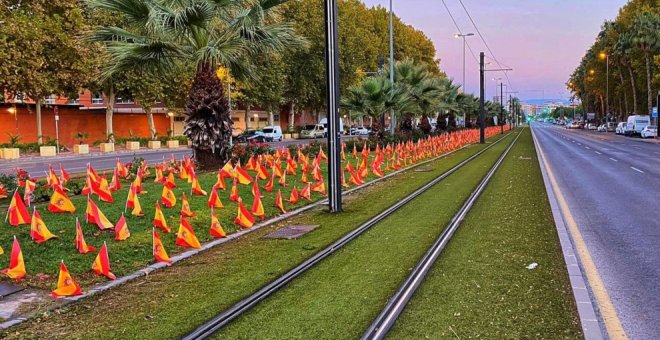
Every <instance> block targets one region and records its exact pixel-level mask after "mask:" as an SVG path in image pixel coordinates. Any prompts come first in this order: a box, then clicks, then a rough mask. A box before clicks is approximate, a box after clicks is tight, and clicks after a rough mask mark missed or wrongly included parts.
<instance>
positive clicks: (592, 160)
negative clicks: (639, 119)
mask: <svg viewBox="0 0 660 340" xmlns="http://www.w3.org/2000/svg"><path fill="white" fill-rule="evenodd" d="M532 127H533V128H534V131H535V132H536V136H537V138H538V141H539V143H540V144H541V146H542V147H543V149H544V151H545V153H546V157H547V158H548V162H549V163H550V165H551V167H552V170H553V171H554V172H555V175H556V177H557V180H558V184H559V186H560V188H561V191H562V192H563V194H564V196H565V197H566V199H567V201H568V204H569V206H570V210H571V213H572V214H573V216H574V218H575V220H576V222H577V224H578V226H579V229H580V232H581V234H582V236H583V237H584V240H585V243H586V245H587V247H588V249H589V252H590V253H591V255H592V257H593V260H594V262H595V264H596V267H597V268H598V272H599V273H600V275H601V277H602V278H603V281H604V283H605V287H606V288H607V291H608V293H609V296H610V298H611V300H612V302H613V304H614V306H615V308H616V311H617V313H618V316H619V318H620V319H621V322H622V324H623V327H624V329H625V331H626V334H627V335H628V337H629V338H630V339H657V338H659V337H660V210H659V209H658V206H659V205H660V145H657V144H651V143H644V142H641V141H639V139H637V140H635V139H632V138H628V137H623V136H617V135H615V134H614V133H596V132H591V131H584V130H566V129H564V128H561V127H558V126H553V125H548V124H541V123H534V124H533V125H532Z"/></svg>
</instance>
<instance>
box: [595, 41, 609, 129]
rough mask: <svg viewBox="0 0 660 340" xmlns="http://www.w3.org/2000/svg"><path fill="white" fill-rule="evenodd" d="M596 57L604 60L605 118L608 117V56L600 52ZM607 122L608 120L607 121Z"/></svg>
mask: <svg viewBox="0 0 660 340" xmlns="http://www.w3.org/2000/svg"><path fill="white" fill-rule="evenodd" d="M598 57H599V58H600V59H601V60H603V59H604V60H605V116H607V117H609V115H610V55H609V53H605V52H601V53H600V54H599V55H598ZM608 120H609V119H608Z"/></svg>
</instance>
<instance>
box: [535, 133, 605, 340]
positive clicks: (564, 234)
mask: <svg viewBox="0 0 660 340" xmlns="http://www.w3.org/2000/svg"><path fill="white" fill-rule="evenodd" d="M530 129H531V130H532V137H533V139H534V146H535V148H536V150H540V145H539V144H538V141H537V139H536V134H535V133H534V129H533V128H531V127H530ZM536 157H537V158H538V161H539V165H540V168H541V173H542V174H543V184H544V185H545V191H546V192H547V194H548V200H549V201H550V208H551V210H552V217H553V218H554V221H555V227H556V228H557V234H558V236H559V243H560V244H561V251H562V253H563V255H564V262H565V263H566V269H567V271H568V277H569V279H570V282H571V290H572V291H573V298H574V299H575V305H576V306H577V309H578V315H579V316H580V324H581V325H582V332H583V333H584V338H585V339H587V340H602V339H604V337H603V333H602V331H601V327H600V321H599V320H600V318H599V317H598V316H596V308H595V307H594V304H593V300H592V299H591V295H590V292H589V288H588V286H587V283H586V282H587V281H586V280H585V278H584V274H583V273H582V269H581V268H580V265H579V262H578V257H577V256H576V255H575V249H574V248H573V241H572V239H571V236H570V234H569V233H568V231H567V230H566V225H565V223H564V217H563V215H562V213H561V210H560V208H559V203H558V202H557V197H556V196H555V192H554V191H553V189H552V186H551V185H550V180H549V179H548V174H547V171H546V167H547V164H546V163H545V162H544V160H543V158H542V157H541V153H540V152H538V151H537V152H536Z"/></svg>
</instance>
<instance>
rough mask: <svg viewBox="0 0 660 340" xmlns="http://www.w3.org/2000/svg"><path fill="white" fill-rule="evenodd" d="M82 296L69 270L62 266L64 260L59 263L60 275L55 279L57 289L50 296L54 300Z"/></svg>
mask: <svg viewBox="0 0 660 340" xmlns="http://www.w3.org/2000/svg"><path fill="white" fill-rule="evenodd" d="M80 294H82V289H80V286H79V285H78V283H77V282H76V280H74V279H73V277H72V276H71V274H69V270H68V269H67V268H66V266H65V265H64V260H62V262H61V263H60V275H59V276H58V278H57V289H55V290H54V291H52V292H51V293H50V296H52V297H54V298H58V297H64V296H75V295H80Z"/></svg>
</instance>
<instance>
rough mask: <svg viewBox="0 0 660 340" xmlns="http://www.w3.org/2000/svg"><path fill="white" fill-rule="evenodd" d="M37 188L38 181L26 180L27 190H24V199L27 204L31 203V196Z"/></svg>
mask: <svg viewBox="0 0 660 340" xmlns="http://www.w3.org/2000/svg"><path fill="white" fill-rule="evenodd" d="M36 188H37V183H34V182H32V181H31V180H29V179H26V180H25V190H24V191H23V200H25V203H27V205H30V196H31V195H32V193H33V192H34V189H36Z"/></svg>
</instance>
